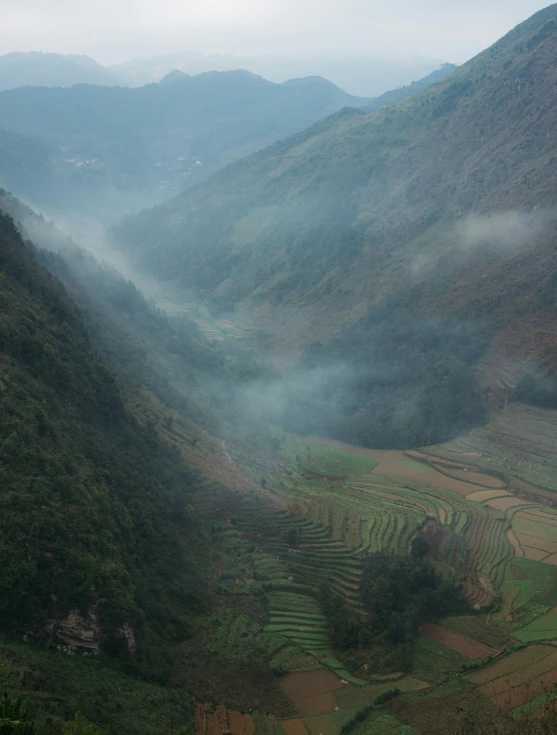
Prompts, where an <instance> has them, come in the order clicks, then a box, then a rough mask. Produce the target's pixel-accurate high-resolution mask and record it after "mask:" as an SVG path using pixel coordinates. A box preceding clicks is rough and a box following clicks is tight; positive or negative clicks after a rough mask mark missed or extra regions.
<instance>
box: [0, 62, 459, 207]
mask: <svg viewBox="0 0 557 735" xmlns="http://www.w3.org/2000/svg"><path fill="white" fill-rule="evenodd" d="M449 72H450V67H444V68H443V69H441V70H440V71H439V72H437V75H438V76H443V75H446V74H448V73H449ZM425 83H427V80H426V82H425ZM413 91H414V87H407V88H403V89H400V90H397V91H396V92H394V93H393V94H395V95H396V96H397V97H400V96H405V95H407V94H412V93H413ZM373 103H375V104H377V103H376V102H375V101H373V100H369V99H363V98H359V97H353V96H352V95H349V94H346V92H343V91H342V90H341V89H340V88H338V87H337V86H335V85H334V84H332V83H331V82H329V81H327V80H325V79H323V78H321V77H306V78H303V79H292V80H289V81H287V82H284V83H283V84H275V83H273V82H269V81H267V80H265V79H263V78H262V77H258V76H256V75H254V74H251V73H249V72H247V71H229V72H207V73H204V74H199V75H197V76H189V75H186V74H184V73H182V72H179V71H174V72H172V73H170V74H169V75H167V76H166V77H165V78H164V79H163V80H162V81H161V82H160V83H159V84H150V85H147V86H145V87H140V88H126V87H124V88H122V87H114V86H112V87H110V86H93V85H90V84H88V85H83V84H81V85H76V86H73V87H71V88H62V87H52V88H48V87H30V86H28V87H19V88H16V89H11V90H6V91H4V92H0V184H1V185H2V186H4V187H5V188H6V189H8V190H10V191H12V192H14V193H15V194H17V195H18V196H20V197H22V198H24V199H26V200H28V201H30V202H31V203H33V204H34V205H35V206H37V207H39V208H43V209H45V208H46V209H48V210H50V211H53V212H63V213H64V214H65V215H69V214H70V215H71V214H72V213H80V214H83V213H86V214H88V215H91V216H94V217H96V218H101V219H109V220H114V219H117V218H118V217H120V216H122V215H123V214H126V213H129V212H131V211H138V210H139V209H141V208H142V207H144V206H147V205H152V204H156V203H158V202H161V201H163V200H164V199H167V198H168V197H169V196H171V195H173V194H175V193H176V192H178V191H180V190H181V189H183V188H185V187H188V186H191V185H192V184H195V183H197V182H199V181H201V180H202V179H203V178H205V177H206V176H207V175H208V174H209V173H212V172H214V171H215V170H217V169H218V168H220V167H222V166H223V165H226V164H228V163H230V162H232V161H234V160H237V159H239V158H242V157H244V156H245V155H247V154H249V153H252V152H254V151H256V150H258V149H261V148H264V147H265V146H267V145H269V144H271V143H274V142H275V141H277V140H279V139H281V138H284V137H287V136H289V135H291V134H292V133H295V132H298V131H300V130H303V129H304V128H306V127H307V126H308V125H312V124H313V123H315V122H317V121H318V120H320V119H322V118H323V117H326V116H327V115H330V114H331V113H334V112H337V111H338V110H340V109H342V108H343V107H357V108H362V107H365V106H367V105H370V104H373Z"/></svg>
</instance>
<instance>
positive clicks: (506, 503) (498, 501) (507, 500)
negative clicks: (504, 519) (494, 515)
mask: <svg viewBox="0 0 557 735" xmlns="http://www.w3.org/2000/svg"><path fill="white" fill-rule="evenodd" d="M486 505H489V506H490V507H491V508H495V509H496V510H501V511H503V513H506V512H507V511H508V510H510V509H511V508H516V507H517V506H519V505H528V503H527V502H526V501H525V500H521V498H515V497H514V496H513V495H511V496H510V497H504V498H495V500H488V501H487V503H486Z"/></svg>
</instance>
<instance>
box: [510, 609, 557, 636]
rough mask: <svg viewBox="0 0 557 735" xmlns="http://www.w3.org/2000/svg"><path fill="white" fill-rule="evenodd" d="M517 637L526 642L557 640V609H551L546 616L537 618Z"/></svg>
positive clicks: (518, 632)
mask: <svg viewBox="0 0 557 735" xmlns="http://www.w3.org/2000/svg"><path fill="white" fill-rule="evenodd" d="M514 635H515V637H516V638H518V639H519V640H521V641H524V642H530V641H539V640H553V639H556V638H557V607H553V608H551V610H549V611H548V612H547V613H545V614H544V615H540V617H538V618H535V620H533V621H532V622H531V623H529V624H528V625H525V626H524V627H523V628H521V629H520V630H519V631H517V632H516V633H515V634H514Z"/></svg>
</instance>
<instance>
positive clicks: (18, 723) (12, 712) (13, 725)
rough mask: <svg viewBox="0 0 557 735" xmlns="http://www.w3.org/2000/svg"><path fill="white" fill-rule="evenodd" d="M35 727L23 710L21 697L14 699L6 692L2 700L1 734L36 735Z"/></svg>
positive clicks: (0, 706) (0, 715)
mask: <svg viewBox="0 0 557 735" xmlns="http://www.w3.org/2000/svg"><path fill="white" fill-rule="evenodd" d="M35 732H36V730H35V726H34V724H33V723H32V722H30V721H29V719H28V717H27V714H26V713H25V711H24V709H23V700H22V699H21V697H18V698H17V699H12V698H11V697H10V696H9V694H8V693H7V692H4V694H3V695H2V699H0V733H1V734H2V735H12V733H13V734H14V735H15V734H16V733H18V734H19V735H35Z"/></svg>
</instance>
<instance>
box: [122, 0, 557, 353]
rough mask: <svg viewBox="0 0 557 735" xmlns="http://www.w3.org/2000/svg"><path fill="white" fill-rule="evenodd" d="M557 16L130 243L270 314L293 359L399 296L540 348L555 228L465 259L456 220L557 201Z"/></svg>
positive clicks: (256, 161)
mask: <svg viewBox="0 0 557 735" xmlns="http://www.w3.org/2000/svg"><path fill="white" fill-rule="evenodd" d="M556 16H557V7H556V6H551V7H549V8H547V9H545V10H544V11H541V12H540V13H538V14H536V15H535V16H533V17H532V18H531V19H530V20H528V21H527V22H525V23H524V24H522V25H521V26H519V27H518V28H517V29H515V30H514V31H512V32H511V33H510V34H508V35H507V36H506V37H505V38H504V39H502V40H501V41H500V42H499V43H498V44H496V45H495V46H494V47H492V48H491V49H488V50H487V51H485V52H484V53H482V54H480V55H479V56H478V57H476V58H475V59H473V60H472V61H470V62H468V63H467V64H465V65H464V66H462V67H461V68H459V69H458V70H457V71H456V72H455V73H454V74H453V75H451V76H450V77H449V78H448V79H446V80H444V81H442V82H440V83H439V84H437V85H435V86H433V87H431V88H429V89H427V90H425V91H424V92H422V93H421V94H418V95H416V96H415V97H413V98H411V99H410V100H408V101H406V102H403V103H401V104H399V105H397V106H395V107H390V108H385V109H384V110H382V111H380V112H379V113H376V114H369V115H365V114H361V113H360V112H358V111H349V110H348V111H344V112H342V113H339V114H338V115H336V116H334V117H332V118H329V119H328V120H325V121H323V122H322V123H319V124H318V125H316V126H314V127H313V128H311V129H309V130H307V131H305V132H303V133H300V134H298V135H297V136H295V137H293V138H290V139H289V140H287V141H284V142H281V143H278V144H276V145H274V146H271V147H270V148H268V149H266V150H265V151H262V152H261V153H258V154H256V155H254V156H252V157H250V158H247V159H245V160H243V161H240V162H238V163H236V164H234V165H233V166H230V167H228V168H227V169H225V170H224V171H222V172H220V173H219V174H217V175H216V176H214V177H212V178H211V179H210V180H209V181H207V182H205V183H204V184H203V185H200V186H198V187H197V188H196V189H194V190H190V191H188V192H185V193H184V194H182V195H180V196H179V197H177V198H175V199H173V200H172V201H170V202H168V203H166V204H164V205H162V206H160V207H158V208H155V209H153V210H150V211H147V212H144V213H143V214H141V215H140V216H139V217H137V218H135V219H133V220H131V221H129V222H128V223H126V224H125V225H123V226H122V227H121V228H120V229H119V230H118V232H117V235H118V237H119V238H120V242H121V243H122V247H123V248H124V249H125V250H127V251H129V252H130V253H131V254H132V255H133V257H134V258H135V259H136V261H137V262H138V263H140V264H142V265H143V266H146V267H149V268H154V269H155V270H156V271H157V272H158V274H159V275H162V276H164V277H165V278H168V279H169V280H172V281H173V282H175V283H177V284H179V285H182V286H187V287H192V286H194V287H195V288H197V289H198V292H201V293H208V294H210V297H211V298H212V299H213V300H217V301H219V302H220V303H221V304H223V305H230V304H235V305H241V304H245V303H250V304H251V306H256V305H258V304H262V303H264V304H267V305H270V306H271V308H272V309H274V313H275V316H280V320H279V321H278V322H277V324H278V327H277V330H276V333H275V334H274V335H273V336H272V338H273V340H274V345H275V348H277V349H278V348H279V347H280V348H285V345H286V342H287V341H288V343H289V344H290V345H291V348H293V349H294V350H295V349H297V347H299V345H300V344H307V343H311V342H314V341H315V340H325V339H326V338H327V337H328V335H329V334H330V332H331V330H333V331H334V330H335V328H338V327H340V325H342V324H344V323H346V322H347V321H352V320H354V319H355V318H357V317H359V315H360V314H361V312H362V310H365V309H368V308H369V307H370V306H371V307H373V306H377V305H379V304H380V303H381V302H383V301H384V299H385V294H386V293H388V292H389V293H391V300H393V301H394V302H397V303H399V304H400V303H406V304H408V306H410V307H412V308H418V309H419V310H421V311H422V312H431V313H439V312H443V313H447V312H448V311H449V312H453V313H465V314H466V315H467V316H469V317H472V318H473V317H474V316H475V315H477V314H480V313H481V314H484V315H485V314H486V313H487V314H489V318H490V319H491V320H492V322H494V323H495V324H496V325H497V326H498V327H501V326H502V325H506V324H508V323H509V321H510V320H512V319H516V320H517V327H516V328H517V330H519V331H520V329H522V328H523V323H524V321H526V322H527V323H528V324H529V325H530V327H531V329H530V330H529V341H530V344H531V346H532V349H534V348H536V347H537V348H539V347H540V344H539V343H540V339H541V337H540V339H538V340H537V341H536V338H535V335H536V334H538V333H539V330H540V329H541V327H542V325H543V324H545V323H546V321H547V319H548V316H549V315H551V314H552V313H553V303H554V301H553V297H552V296H551V294H552V283H553V282H552V281H551V277H550V275H549V274H550V273H551V271H552V269H553V263H554V259H555V257H556V256H555V252H554V250H553V231H552V229H551V228H549V231H548V232H546V233H545V235H544V237H543V238H542V239H541V240H540V241H539V242H538V241H536V240H535V238H529V245H530V247H528V248H527V249H518V250H516V251H512V252H511V253H509V252H508V251H505V252H503V251H502V250H501V249H500V248H497V247H494V248H492V249H490V248H488V249H486V248H478V249H472V250H463V248H462V247H461V245H460V241H459V238H458V236H457V234H456V233H455V224H456V223H457V222H458V221H459V220H460V218H461V217H462V216H463V215H466V214H467V213H469V212H475V213H481V214H486V213H490V212H500V211H504V210H511V209H523V208H529V207H532V206H534V205H536V206H538V207H550V206H552V205H553V202H554V198H555V197H554V195H555V169H554V165H555V163H554V162H555V160H556V157H557V148H556V146H555V139H554V136H553V135H551V130H552V129H553V127H554V124H555V110H556V109H557V106H556V105H555V95H556V94H557V92H556V89H557V88H556V85H555V72H554V68H555V67H554V61H555V31H556V30H557V26H556V25H555V17H556ZM509 121H511V123H509ZM186 223H187V225H186ZM161 253H164V257H161ZM526 265H527V267H525V266H526ZM439 273H442V274H443V276H442V278H441V279H440V278H439ZM496 279H497V280H496ZM534 284H535V289H533V288H532V287H533V285H534ZM300 313H303V314H304V316H305V318H304V319H300ZM532 328H534V330H533V332H532ZM536 330H537V331H536ZM509 340H510V337H509ZM546 341H547V340H546ZM551 349H552V348H551V346H550V347H549V350H551Z"/></svg>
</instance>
